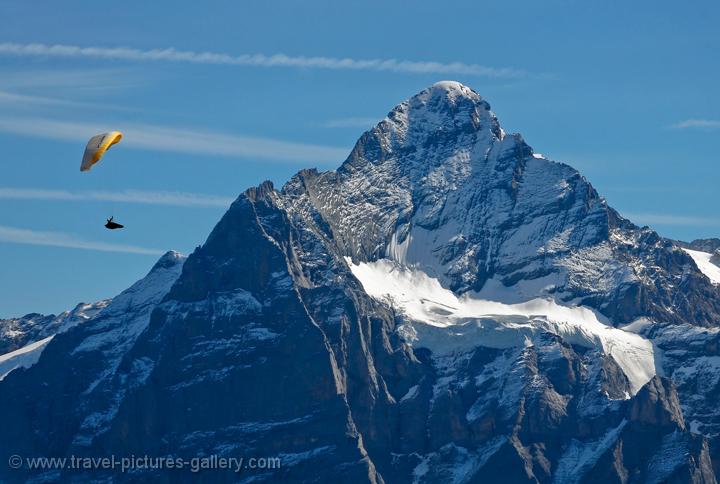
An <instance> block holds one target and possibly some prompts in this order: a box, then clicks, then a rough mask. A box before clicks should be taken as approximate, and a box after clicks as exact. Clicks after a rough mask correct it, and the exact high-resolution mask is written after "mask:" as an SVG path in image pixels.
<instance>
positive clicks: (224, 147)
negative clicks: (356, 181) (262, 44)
mask: <svg viewBox="0 0 720 484" xmlns="http://www.w3.org/2000/svg"><path fill="white" fill-rule="evenodd" d="M112 129H119V130H121V131H122V132H123V134H124V135H125V137H124V138H123V141H122V143H123V146H124V147H127V148H136V149H146V150H154V151H169V152H175V153H192V154H201V155H216V156H227V157H237V158H249V159H256V160H283V161H293V162H302V163H338V162H340V161H342V160H344V159H345V158H346V157H347V154H348V152H349V149H346V148H337V147H331V146H322V145H312V144H302V143H292V142H288V141H281V140H276V139H271V138H261V137H254V136H239V135H231V134H225V133H217V132H211V131H202V130H193V129H184V128H175V127H169V126H158V125H144V124H126V123H116V124H112V125H111V124H109V123H81V122H74V121H56V120H51V119H45V118H0V132H6V133H13V134H19V135H23V136H31V137H37V138H47V139H59V140H69V141H75V142H83V143H84V142H85V141H87V140H88V139H89V138H90V137H91V136H92V135H93V134H96V133H99V132H103V131H109V130H112Z"/></svg>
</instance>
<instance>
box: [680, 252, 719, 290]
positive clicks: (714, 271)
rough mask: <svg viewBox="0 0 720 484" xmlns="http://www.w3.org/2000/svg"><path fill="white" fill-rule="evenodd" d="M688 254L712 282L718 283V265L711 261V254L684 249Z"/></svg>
mask: <svg viewBox="0 0 720 484" xmlns="http://www.w3.org/2000/svg"><path fill="white" fill-rule="evenodd" d="M684 250H685V252H687V253H688V254H690V257H692V258H693V260H694V261H695V264H697V266H698V269H700V270H701V271H702V273H703V274H705V275H706V276H707V277H708V279H710V280H711V281H712V282H713V284H720V266H718V265H716V264H714V263H713V262H712V260H711V259H712V258H713V254H711V253H709V252H701V251H699V250H690V249H684Z"/></svg>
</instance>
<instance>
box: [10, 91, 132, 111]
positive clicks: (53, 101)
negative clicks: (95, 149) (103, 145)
mask: <svg viewBox="0 0 720 484" xmlns="http://www.w3.org/2000/svg"><path fill="white" fill-rule="evenodd" d="M3 104H4V105H19V106H28V105H30V106H65V107H73V108H91V109H102V110H103V111H107V110H111V111H134V110H136V109H135V108H129V107H125V106H115V105H112V104H98V103H88V102H82V101H73V100H69V99H60V98H53V97H45V96H35V95H28V94H18V93H15V92H8V91H0V105H3Z"/></svg>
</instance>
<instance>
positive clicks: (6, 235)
mask: <svg viewBox="0 0 720 484" xmlns="http://www.w3.org/2000/svg"><path fill="white" fill-rule="evenodd" d="M0 242H9V243H13V244H25V245H47V246H53V247H66V248H71V249H85V250H94V251H101V252H122V253H127V254H140V255H160V254H163V253H164V251H162V250H159V249H148V248H146V247H138V246H135V245H125V244H109V243H106V242H94V241H90V240H85V239H82V238H80V237H77V236H75V235H72V234H67V233H64V232H45V231H39V230H28V229H20V228H17V227H7V226H5V225H0Z"/></svg>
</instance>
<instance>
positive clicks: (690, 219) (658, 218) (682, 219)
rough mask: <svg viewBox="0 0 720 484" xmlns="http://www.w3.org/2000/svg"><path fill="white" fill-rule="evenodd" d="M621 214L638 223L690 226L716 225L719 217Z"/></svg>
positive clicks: (719, 223) (718, 223)
mask: <svg viewBox="0 0 720 484" xmlns="http://www.w3.org/2000/svg"><path fill="white" fill-rule="evenodd" d="M623 216H624V217H625V218H627V219H630V220H631V221H633V222H634V223H636V224H640V225H675V226H691V227H718V226H720V219H718V218H711V217H695V216H692V215H669V214H660V213H623Z"/></svg>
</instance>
